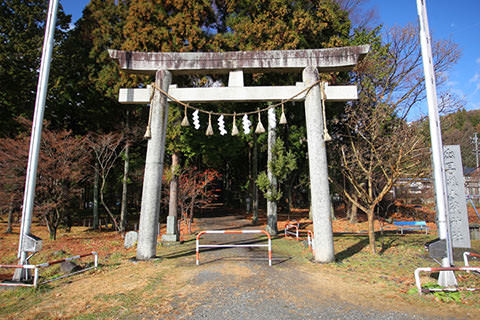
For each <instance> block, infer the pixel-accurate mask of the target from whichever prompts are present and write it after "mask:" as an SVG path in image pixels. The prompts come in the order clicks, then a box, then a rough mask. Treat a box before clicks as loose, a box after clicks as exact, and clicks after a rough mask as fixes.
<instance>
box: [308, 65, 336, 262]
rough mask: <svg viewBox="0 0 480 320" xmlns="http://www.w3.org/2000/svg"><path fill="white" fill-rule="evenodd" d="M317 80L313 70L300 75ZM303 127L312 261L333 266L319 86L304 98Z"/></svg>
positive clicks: (325, 151) (313, 80) (310, 79)
mask: <svg viewBox="0 0 480 320" xmlns="http://www.w3.org/2000/svg"><path fill="white" fill-rule="evenodd" d="M318 79H319V75H318V71H317V69H316V68H314V67H307V68H305V70H304V71H303V82H304V83H305V84H306V85H312V84H313V83H315V82H316V81H317V80H318ZM305 118H306V123H307V144H308V167H309V173H310V192H311V210H312V220H313V234H314V238H313V257H314V260H315V261H317V262H321V263H327V262H333V261H334V259H335V252H334V249H333V232H332V219H331V215H330V209H331V203H330V189H329V185H328V166H327V149H326V147H325V141H324V137H323V121H324V119H323V114H322V103H321V93H320V86H319V85H316V86H314V87H313V88H312V89H311V90H310V91H309V93H308V94H307V96H306V98H305Z"/></svg>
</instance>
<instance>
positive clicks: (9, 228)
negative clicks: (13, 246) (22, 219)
mask: <svg viewBox="0 0 480 320" xmlns="http://www.w3.org/2000/svg"><path fill="white" fill-rule="evenodd" d="M12 225H13V196H12V197H11V198H10V203H9V204H8V226H7V231H6V233H12Z"/></svg>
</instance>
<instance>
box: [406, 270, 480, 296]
mask: <svg viewBox="0 0 480 320" xmlns="http://www.w3.org/2000/svg"><path fill="white" fill-rule="evenodd" d="M440 271H466V272H469V271H477V272H480V267H448V268H417V269H416V270H415V284H416V286H417V289H418V294H422V293H423V292H431V291H479V290H480V289H476V288H431V289H423V290H422V284H421V283H420V272H440Z"/></svg>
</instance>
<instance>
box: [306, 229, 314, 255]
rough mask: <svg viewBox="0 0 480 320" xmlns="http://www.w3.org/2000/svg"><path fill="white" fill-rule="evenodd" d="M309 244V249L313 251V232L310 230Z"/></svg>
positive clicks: (308, 235)
mask: <svg viewBox="0 0 480 320" xmlns="http://www.w3.org/2000/svg"><path fill="white" fill-rule="evenodd" d="M307 243H308V249H310V251H312V250H313V232H312V231H310V230H307Z"/></svg>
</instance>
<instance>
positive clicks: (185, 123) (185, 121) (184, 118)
mask: <svg viewBox="0 0 480 320" xmlns="http://www.w3.org/2000/svg"><path fill="white" fill-rule="evenodd" d="M184 114H185V116H184V117H183V120H182V123H181V124H180V125H181V126H182V127H188V126H190V122H188V117H187V106H185V111H184Z"/></svg>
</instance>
